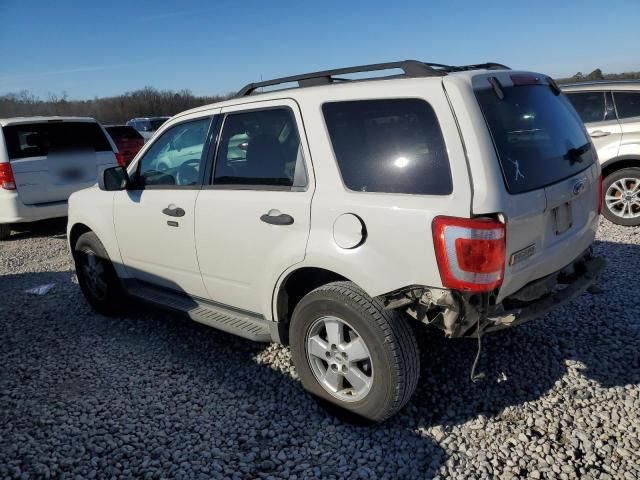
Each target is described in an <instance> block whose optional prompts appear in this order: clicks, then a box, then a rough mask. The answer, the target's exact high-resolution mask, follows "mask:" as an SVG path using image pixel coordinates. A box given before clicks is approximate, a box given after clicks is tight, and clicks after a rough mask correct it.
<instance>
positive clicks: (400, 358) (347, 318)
mask: <svg viewBox="0 0 640 480" xmlns="http://www.w3.org/2000/svg"><path fill="white" fill-rule="evenodd" d="M289 336H290V337H289V338H290V343H291V353H292V357H293V362H294V364H295V366H296V371H297V372H298V376H299V377H300V380H301V381H302V385H303V386H304V388H305V389H306V390H307V391H309V392H310V393H312V394H313V395H315V396H317V397H319V398H320V399H322V400H325V401H328V402H331V403H333V404H335V405H338V406H339V407H341V408H343V409H346V410H348V411H350V412H352V413H354V414H356V415H358V416H360V417H364V418H366V419H369V420H373V421H376V422H382V421H384V420H385V419H387V418H389V417H390V416H391V415H393V414H395V413H396V412H398V411H399V410H400V409H401V408H402V407H404V405H405V404H406V403H407V402H408V401H409V399H410V398H411V396H412V395H413V392H414V391H415V389H416V385H417V383H418V377H419V375H420V359H419V352H418V344H417V342H416V338H415V336H414V334H413V332H412V330H411V328H410V325H409V324H408V322H407V321H406V320H405V319H404V318H403V317H402V316H401V315H400V314H399V313H397V312H394V311H390V310H385V309H384V307H383V306H382V304H381V303H380V302H377V301H376V300H374V299H372V298H371V297H369V296H368V295H367V294H366V293H365V292H364V291H363V290H362V289H360V288H358V287H357V286H356V285H354V284H353V283H351V282H333V283H329V284H327V285H323V286H321V287H319V288H317V289H315V290H313V291H312V292H311V293H309V294H307V295H306V296H305V297H304V298H303V299H302V300H301V301H300V303H298V305H297V306H296V308H295V310H294V312H293V315H292V319H291V324H290V326H289Z"/></svg>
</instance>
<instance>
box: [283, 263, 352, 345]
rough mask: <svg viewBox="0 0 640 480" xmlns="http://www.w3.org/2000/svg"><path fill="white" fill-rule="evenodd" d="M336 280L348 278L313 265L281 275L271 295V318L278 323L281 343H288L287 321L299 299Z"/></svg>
mask: <svg viewBox="0 0 640 480" xmlns="http://www.w3.org/2000/svg"><path fill="white" fill-rule="evenodd" d="M336 281H349V279H348V278H347V277H345V276H344V275H342V274H340V273H338V272H334V271H332V270H328V269H326V268H320V267H315V266H301V267H299V268H296V269H295V270H292V271H290V272H288V273H286V274H285V275H283V278H282V280H281V281H280V282H279V283H278V284H277V285H276V288H275V291H274V297H273V313H274V318H273V319H274V321H275V322H277V324H278V330H279V336H280V341H281V342H282V343H284V344H285V345H286V344H288V343H289V338H288V337H289V334H288V325H289V321H290V320H291V314H292V313H293V310H294V309H295V307H296V305H297V304H298V303H299V302H300V300H302V298H303V297H304V296H305V295H307V294H308V293H309V292H311V291H312V290H315V289H316V288H318V287H320V286H322V285H326V284H327V283H331V282H336Z"/></svg>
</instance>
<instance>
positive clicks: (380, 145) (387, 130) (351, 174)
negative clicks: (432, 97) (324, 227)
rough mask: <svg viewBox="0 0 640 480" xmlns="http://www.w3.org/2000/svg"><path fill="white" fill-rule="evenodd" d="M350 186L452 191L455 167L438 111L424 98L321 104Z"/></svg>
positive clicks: (368, 189)
mask: <svg viewBox="0 0 640 480" xmlns="http://www.w3.org/2000/svg"><path fill="white" fill-rule="evenodd" d="M322 111H323V113H324V118H325V121H326V124H327V128H328V130H329V136H330V137H331V143H332V145H333V151H334V153H335V156H336V160H337V162H338V167H339V168H340V172H341V175H342V179H343V181H344V183H345V185H346V187H347V188H349V189H350V190H354V191H359V192H382V193H407V194H418V195H448V194H450V193H451V191H452V182H451V171H450V168H449V159H448V157H447V152H446V147H445V144H444V139H443V138H442V132H441V130H440V126H439V124H438V120H437V118H436V115H435V113H434V111H433V108H431V105H429V104H428V103H427V102H425V101H424V100H419V99H411V98H407V99H388V100H387V99H385V100H358V101H348V102H331V103H325V104H324V105H323V106H322Z"/></svg>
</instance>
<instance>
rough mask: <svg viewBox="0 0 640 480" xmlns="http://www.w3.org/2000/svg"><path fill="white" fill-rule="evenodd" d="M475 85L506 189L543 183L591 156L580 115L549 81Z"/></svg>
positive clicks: (565, 173)
mask: <svg viewBox="0 0 640 480" xmlns="http://www.w3.org/2000/svg"><path fill="white" fill-rule="evenodd" d="M502 90H503V92H504V99H502V100H500V99H499V98H498V97H497V95H496V94H495V92H494V91H493V90H492V89H491V88H488V89H482V90H477V91H476V97H477V98H478V102H479V103H480V107H481V108H482V111H483V113H484V117H485V119H486V122H487V125H488V126H489V131H490V133H491V136H492V137H493V143H494V145H495V149H496V153H497V154H498V160H499V162H500V166H501V168H502V174H503V176H504V181H505V184H506V186H507V190H508V191H509V192H510V193H522V192H527V191H530V190H535V189H538V188H543V187H546V186H547V185H551V184H553V183H556V182H559V181H560V180H563V179H565V178H568V177H570V176H573V175H576V174H577V173H578V172H581V171H582V170H584V169H586V168H588V167H589V166H590V165H591V164H592V163H593V162H594V158H595V156H594V152H593V151H592V148H591V142H589V139H588V138H587V135H586V132H585V130H584V126H583V124H582V121H581V120H580V117H578V115H577V114H576V111H575V110H574V109H573V107H572V106H571V104H570V103H569V101H568V100H567V98H566V97H565V96H564V95H555V94H554V93H553V91H552V90H551V88H549V86H548V85H518V86H513V87H503V89H502Z"/></svg>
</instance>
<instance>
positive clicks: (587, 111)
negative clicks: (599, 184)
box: [566, 90, 622, 163]
mask: <svg viewBox="0 0 640 480" xmlns="http://www.w3.org/2000/svg"><path fill="white" fill-rule="evenodd" d="M566 95H567V98H568V99H569V101H570V102H571V104H572V105H573V107H574V108H575V109H576V112H577V113H578V115H579V116H580V118H581V119H582V121H583V122H584V125H585V127H586V128H587V131H588V132H589V137H590V138H591V141H592V142H593V145H594V146H595V147H596V151H597V152H598V158H599V159H600V162H601V163H604V162H606V161H607V160H610V159H612V158H615V157H617V156H618V151H619V149H620V141H621V139H622V128H621V126H620V123H619V122H618V119H617V118H616V112H615V107H614V105H613V98H612V96H611V92H606V91H602V90H598V91H590V92H568V93H567V94H566Z"/></svg>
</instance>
